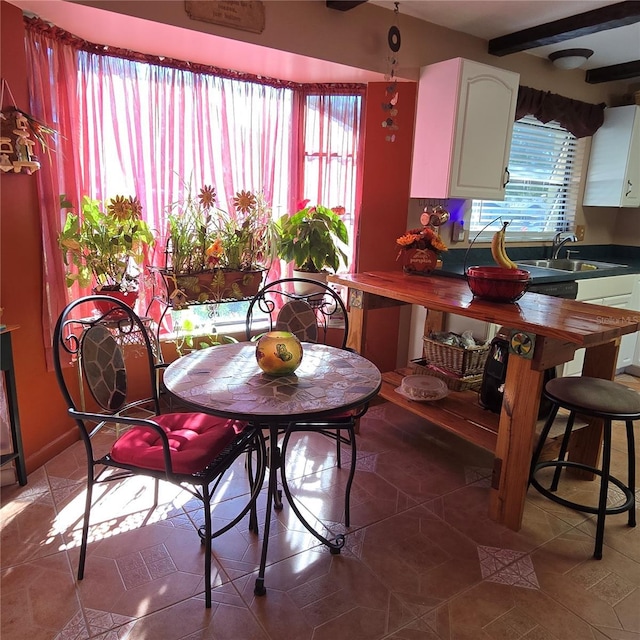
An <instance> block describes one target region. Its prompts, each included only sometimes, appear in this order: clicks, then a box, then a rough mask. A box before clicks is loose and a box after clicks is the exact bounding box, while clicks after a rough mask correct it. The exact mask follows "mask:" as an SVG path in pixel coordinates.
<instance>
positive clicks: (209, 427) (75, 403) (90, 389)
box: [53, 296, 266, 608]
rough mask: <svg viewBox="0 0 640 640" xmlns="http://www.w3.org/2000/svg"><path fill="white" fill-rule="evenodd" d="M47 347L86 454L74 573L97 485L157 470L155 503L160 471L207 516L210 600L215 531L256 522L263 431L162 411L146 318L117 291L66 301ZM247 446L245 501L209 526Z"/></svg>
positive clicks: (204, 540)
mask: <svg viewBox="0 0 640 640" xmlns="http://www.w3.org/2000/svg"><path fill="white" fill-rule="evenodd" d="M101 300H102V301H103V302H105V301H106V302H109V304H110V308H109V307H108V309H109V310H108V311H106V312H104V311H102V312H97V311H96V310H95V308H94V305H95V303H96V301H97V302H100V301H101ZM134 335H135V340H133V339H132V336H134ZM53 347H54V349H53V351H54V363H55V371H56V377H57V380H58V384H59V386H60V390H61V391H62V395H63V396H64V398H65V401H66V403H67V406H68V408H69V415H70V416H71V417H72V418H73V419H74V421H75V423H76V425H77V427H78V429H79V431H80V437H81V439H82V442H83V443H84V447H85V450H86V454H87V493H86V501H85V510H84V520H83V525H82V540H81V546H80V561H79V565H78V580H82V579H83V577H84V567H85V560H86V553H87V538H88V533H89V518H90V513H91V504H92V498H93V489H94V486H95V485H97V484H99V483H105V482H114V481H118V480H122V479H124V478H128V477H131V476H135V475H144V476H149V477H151V478H154V479H155V487H154V502H153V507H152V508H155V507H156V506H157V505H158V488H159V487H158V485H159V481H160V480H165V481H167V482H170V483H172V484H175V485H178V486H180V487H181V488H183V489H185V490H187V491H188V492H189V493H191V495H193V496H195V497H196V498H197V499H199V500H201V501H202V505H203V512H204V525H203V526H201V527H200V528H198V534H199V536H200V539H201V542H202V544H203V545H204V546H205V556H204V558H205V566H204V578H205V604H206V606H207V608H209V607H211V540H212V538H214V537H217V536H219V535H221V534H222V533H224V532H225V531H228V530H229V529H231V528H232V527H234V526H235V525H236V524H237V523H238V522H239V521H240V520H241V519H242V518H243V517H244V516H245V515H246V514H247V513H250V517H249V528H250V529H251V530H253V531H256V532H257V515H256V498H257V496H258V493H259V492H260V489H261V487H262V483H263V480H264V475H265V459H266V457H265V456H266V448H265V443H264V438H263V436H262V432H261V431H260V429H257V428H255V427H254V426H251V425H248V424H247V423H245V422H241V421H234V420H226V419H222V418H217V417H214V416H210V415H206V414H203V413H162V412H161V402H160V398H159V393H158V386H159V385H158V378H157V376H156V374H157V373H158V370H159V368H162V367H164V366H165V365H163V364H157V363H156V362H157V361H156V359H155V358H154V354H153V349H152V344H151V341H150V339H149V335H148V333H147V330H146V328H145V326H144V324H143V322H142V321H141V320H140V318H139V317H138V316H137V315H136V314H135V313H134V312H133V311H132V310H131V308H130V307H128V306H127V305H126V304H124V303H122V302H120V301H118V300H114V299H111V298H108V297H106V296H88V297H86V298H81V299H79V300H76V301H74V302H72V303H70V304H69V305H68V306H67V307H66V308H65V309H64V311H63V312H62V314H61V315H60V317H59V319H58V321H57V324H56V327H55V331H54V338H53ZM70 363H71V366H70ZM134 396H135V397H134ZM115 425H118V426H119V428H118V429H117V430H116V429H113V433H114V443H113V445H112V446H111V448H110V451H109V452H108V453H107V454H106V455H99V454H97V453H96V450H95V449H94V443H93V438H94V437H95V436H96V435H97V434H98V433H100V432H101V433H102V434H105V433H107V432H108V430H109V428H110V427H111V428H112V427H114V426H115ZM245 453H249V455H247V460H249V462H250V464H248V465H247V476H248V485H249V488H248V491H247V494H246V503H245V502H244V500H243V507H242V508H241V510H240V513H238V515H237V516H235V517H234V518H233V520H232V521H230V522H227V523H226V524H225V525H224V526H222V527H221V528H219V529H217V530H216V531H212V522H211V507H212V498H213V494H214V492H215V491H216V489H217V488H218V487H219V486H221V484H222V483H223V481H225V480H226V479H227V478H228V477H229V475H230V473H231V471H230V470H231V467H232V465H233V464H234V462H235V461H236V460H237V459H238V458H239V457H240V456H242V455H244V454H245ZM253 461H255V463H256V467H255V469H254V468H253ZM236 468H237V467H236ZM240 468H242V467H241V466H240ZM234 469H235V468H234ZM254 471H255V475H254ZM227 472H229V473H227Z"/></svg>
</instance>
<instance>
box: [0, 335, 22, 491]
mask: <svg viewBox="0 0 640 640" xmlns="http://www.w3.org/2000/svg"><path fill="white" fill-rule="evenodd" d="M19 328H20V327H19V326H18V325H11V326H7V327H4V328H3V329H0V343H1V345H0V365H2V373H3V374H4V383H5V389H6V392H7V408H8V410H9V426H10V428H11V443H12V445H13V452H12V453H3V454H2V455H1V456H0V467H1V466H4V465H5V464H7V463H8V462H11V461H12V460H15V461H16V474H17V476H18V482H19V483H20V484H21V485H22V486H24V485H25V484H27V469H26V467H25V464H24V450H23V448H22V435H21V433H20V416H19V415H18V398H17V395H16V379H15V373H14V370H13V351H12V349H11V332H12V331H15V330H16V329H19Z"/></svg>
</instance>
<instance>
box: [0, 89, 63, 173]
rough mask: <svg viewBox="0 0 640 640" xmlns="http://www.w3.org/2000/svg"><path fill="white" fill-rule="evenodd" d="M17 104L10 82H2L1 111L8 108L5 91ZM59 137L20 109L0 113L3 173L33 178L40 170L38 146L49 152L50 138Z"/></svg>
mask: <svg viewBox="0 0 640 640" xmlns="http://www.w3.org/2000/svg"><path fill="white" fill-rule="evenodd" d="M5 89H6V90H7V92H8V95H9V98H10V99H11V100H12V101H13V94H12V93H11V89H10V88H9V85H8V84H7V82H6V80H4V79H3V80H2V88H1V89H0V107H1V106H2V105H3V104H4V91H5ZM55 133H56V131H55V130H54V129H52V128H51V127H48V126H47V125H45V124H42V123H41V122H38V120H36V119H35V118H34V117H33V116H31V115H29V114H28V113H26V112H25V111H22V109H18V107H16V106H11V107H7V108H3V109H2V110H1V111H0V171H2V172H3V173H8V172H10V171H11V172H13V173H21V172H23V171H24V172H25V173H27V174H29V175H31V174H32V173H33V172H34V171H37V170H38V169H39V168H40V162H39V161H38V158H37V156H36V155H35V150H34V147H35V145H36V142H38V143H39V144H40V146H41V147H42V148H43V149H44V150H46V151H48V150H49V146H48V144H47V137H48V136H52V135H54V134H55Z"/></svg>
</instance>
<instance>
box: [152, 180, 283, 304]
mask: <svg viewBox="0 0 640 640" xmlns="http://www.w3.org/2000/svg"><path fill="white" fill-rule="evenodd" d="M216 198H217V194H216V190H215V188H214V187H213V186H211V185H205V186H204V187H202V188H201V189H200V190H199V192H198V193H197V195H194V193H193V190H192V189H191V187H190V185H188V188H187V197H186V199H185V200H184V201H183V202H177V203H174V204H173V205H171V210H170V213H169V216H168V220H169V229H168V239H167V248H166V256H167V258H166V268H165V269H164V276H165V281H169V282H171V283H172V285H171V286H170V296H169V297H170V299H171V300H172V305H173V307H174V308H180V307H182V306H186V304H187V302H188V301H190V300H195V301H198V302H207V301H210V300H213V301H220V300H226V299H236V300H240V299H243V298H246V297H249V296H251V295H254V294H255V293H256V292H257V291H258V288H259V285H260V283H261V282H262V276H263V271H264V270H265V269H266V268H267V267H268V266H270V264H271V260H272V259H273V258H274V257H275V247H276V231H275V225H274V223H273V222H272V220H271V207H270V206H269V205H268V203H267V201H266V198H265V197H264V194H262V193H253V192H251V191H244V190H243V191H238V192H237V193H236V194H235V197H234V198H233V199H232V201H231V202H232V205H233V208H232V211H231V212H227V211H224V210H223V209H220V208H219V207H218V206H216Z"/></svg>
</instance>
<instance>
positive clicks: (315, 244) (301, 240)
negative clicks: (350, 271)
mask: <svg viewBox="0 0 640 640" xmlns="http://www.w3.org/2000/svg"><path fill="white" fill-rule="evenodd" d="M308 202H309V201H308V200H306V201H304V202H303V203H302V207H303V208H302V209H300V211H297V212H296V213H294V214H293V215H288V214H287V215H284V216H282V217H281V218H280V219H279V220H278V222H277V229H278V237H279V240H278V250H277V253H278V256H279V257H280V258H282V259H283V260H285V261H286V262H293V263H294V266H295V268H296V269H298V270H300V271H307V272H310V273H320V272H322V271H325V270H326V269H331V270H332V271H337V270H338V269H339V267H340V264H341V263H344V264H345V265H346V263H347V256H346V254H345V252H344V251H343V249H342V248H341V246H340V243H342V244H343V245H346V244H347V243H348V242H349V236H348V234H347V227H346V226H345V224H344V222H343V221H342V219H341V218H340V215H342V214H344V207H334V208H333V209H329V208H328V207H324V206H322V205H316V206H315V207H309V206H307V204H308Z"/></svg>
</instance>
